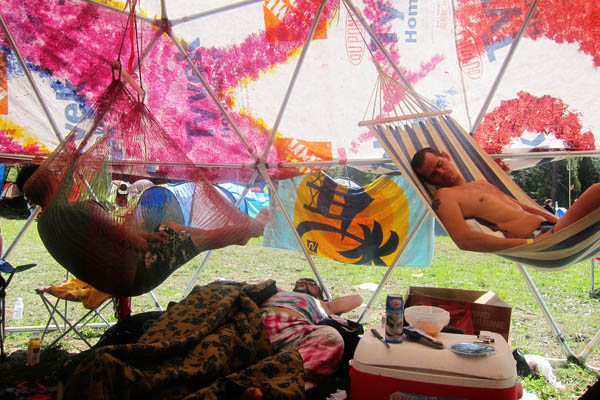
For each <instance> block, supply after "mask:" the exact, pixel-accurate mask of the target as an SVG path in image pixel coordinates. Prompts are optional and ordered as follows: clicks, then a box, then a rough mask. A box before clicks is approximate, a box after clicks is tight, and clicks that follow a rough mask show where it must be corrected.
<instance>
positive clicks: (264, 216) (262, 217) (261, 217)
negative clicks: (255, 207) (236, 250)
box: [255, 208, 271, 225]
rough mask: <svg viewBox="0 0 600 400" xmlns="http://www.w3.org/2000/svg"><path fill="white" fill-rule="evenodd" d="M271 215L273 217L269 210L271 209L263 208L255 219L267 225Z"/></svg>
mask: <svg viewBox="0 0 600 400" xmlns="http://www.w3.org/2000/svg"><path fill="white" fill-rule="evenodd" d="M270 217H271V212H270V211H269V209H268V208H261V209H260V211H259V212H258V215H257V216H256V218H255V219H256V222H258V223H260V224H261V225H266V224H268V223H269V218H270Z"/></svg>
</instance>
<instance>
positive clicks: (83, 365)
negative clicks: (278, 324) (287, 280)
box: [64, 281, 304, 400]
mask: <svg viewBox="0 0 600 400" xmlns="http://www.w3.org/2000/svg"><path fill="white" fill-rule="evenodd" d="M269 285H274V282H273V281H267V282H264V283H261V284H258V285H246V284H219V283H214V284H210V285H207V286H202V287H200V286H197V287H195V288H194V290H192V292H191V293H190V295H189V296H188V297H187V298H185V299H184V300H182V301H181V302H179V303H172V304H170V305H169V307H168V310H167V311H166V312H165V313H163V314H162V315H161V316H160V318H159V319H158V320H156V321H155V322H154V323H153V324H152V326H151V327H150V328H149V329H148V330H147V331H146V333H145V334H144V335H143V336H142V337H141V338H140V339H139V340H138V342H137V343H134V344H125V345H112V346H106V347H101V348H97V349H92V350H89V351H87V352H84V353H81V354H80V356H79V357H77V359H75V360H73V362H71V364H70V365H68V366H67V368H66V369H65V375H66V376H67V377H66V379H65V381H64V393H65V397H64V398H65V399H82V398H88V399H94V400H96V399H97V400H100V399H102V400H106V399H140V398H144V399H215V400H216V399H229V398H239V395H240V394H241V393H242V392H243V391H244V390H245V389H246V388H248V387H253V386H254V387H258V388H260V389H261V390H262V392H263V394H264V398H265V399H302V398H304V389H303V388H304V377H303V366H302V358H301V357H300V354H299V353H298V352H297V351H295V350H294V351H286V352H278V353H276V354H273V348H272V346H271V344H270V342H269V338H268V336H267V333H266V330H265V328H264V325H263V324H262V320H261V317H260V309H259V307H258V306H257V304H256V302H255V301H254V300H253V298H256V295H257V294H258V293H260V292H261V291H263V292H264V289H265V288H267V286H269Z"/></svg>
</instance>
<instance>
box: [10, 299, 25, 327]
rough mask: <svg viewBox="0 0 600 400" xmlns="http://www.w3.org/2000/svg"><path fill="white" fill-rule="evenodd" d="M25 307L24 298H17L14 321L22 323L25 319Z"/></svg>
mask: <svg viewBox="0 0 600 400" xmlns="http://www.w3.org/2000/svg"><path fill="white" fill-rule="evenodd" d="M23 307H25V305H24V304H23V298H22V297H19V298H17V301H15V305H14V307H13V317H12V319H13V321H20V320H22V319H23Z"/></svg>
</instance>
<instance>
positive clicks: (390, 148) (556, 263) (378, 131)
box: [359, 72, 600, 365]
mask: <svg viewBox="0 0 600 400" xmlns="http://www.w3.org/2000/svg"><path fill="white" fill-rule="evenodd" d="M379 84H380V87H381V88H382V91H384V93H386V96H388V98H396V99H400V101H398V104H397V106H396V105H395V106H396V107H395V109H394V112H395V116H393V117H389V118H375V119H373V120H368V121H362V122H360V123H359V125H361V126H368V127H369V129H370V131H371V132H372V133H373V134H374V135H375V137H376V138H377V140H378V141H379V143H380V144H381V145H382V146H383V148H384V149H385V151H386V153H387V155H388V156H389V157H390V158H391V160H392V161H393V162H394V164H395V165H396V166H397V167H398V168H399V169H400V171H401V172H402V174H404V176H405V177H406V178H407V179H408V181H409V182H410V183H411V185H412V186H413V188H414V189H415V191H416V192H417V194H418V195H419V196H420V197H421V199H422V200H423V202H424V203H425V204H426V205H427V206H428V208H429V210H430V211H431V212H432V214H433V215H434V216H436V218H437V215H436V214H435V212H434V211H433V209H432V208H431V200H432V193H433V189H434V188H433V187H428V186H426V185H424V184H423V183H422V182H421V181H420V180H419V178H418V177H417V176H416V175H415V173H414V171H413V170H412V168H411V160H412V156H413V155H414V154H415V153H416V152H417V151H418V150H420V149H422V148H424V147H432V148H434V149H437V150H438V151H445V152H446V153H448V154H449V155H450V157H451V158H452V160H453V161H454V163H455V165H456V167H457V169H458V170H459V172H460V173H461V174H462V176H463V178H464V179H465V180H467V181H472V180H486V181H487V182H489V183H491V184H493V185H494V186H496V187H497V188H498V189H499V190H501V191H503V192H504V193H506V194H508V195H510V196H512V197H514V198H516V199H517V200H519V201H521V202H523V203H525V204H529V205H531V206H533V207H540V206H539V205H538V204H537V203H535V202H534V201H533V200H532V199H531V198H529V196H527V194H525V192H523V190H521V188H519V186H518V185H517V184H516V183H515V182H514V181H513V180H512V179H511V178H510V177H509V176H508V174H507V173H506V172H505V171H504V170H503V169H502V168H501V167H500V166H499V165H498V164H497V163H496V162H495V161H494V160H493V159H492V158H491V157H490V156H489V155H488V154H487V153H486V152H485V151H484V150H483V149H482V148H481V147H480V146H479V145H478V144H477V143H476V142H475V141H474V140H473V138H472V137H471V136H470V135H469V134H467V133H466V132H465V131H464V130H463V129H462V128H461V127H460V125H459V124H458V123H457V122H456V121H455V120H454V119H452V118H451V117H450V116H449V115H448V114H450V111H448V110H439V109H438V108H437V107H435V106H434V105H433V104H432V103H431V102H429V101H428V100H427V99H425V98H423V97H422V96H420V95H419V94H417V93H416V92H415V91H414V90H413V89H411V88H409V87H407V86H406V85H404V84H402V83H400V82H398V81H396V80H394V79H392V78H391V77H389V76H387V75H385V74H384V73H383V72H381V76H380V82H379ZM375 113H376V112H374V114H375ZM377 115H380V114H377ZM438 222H440V224H441V225H442V226H443V223H442V222H441V221H440V220H439V218H438ZM599 250H600V209H598V210H595V211H593V212H591V213H590V214H588V215H587V216H586V217H584V218H582V219H580V220H578V221H576V222H575V223H573V224H571V225H569V226H568V227H566V228H564V229H561V230H560V231H558V232H555V233H554V234H552V235H550V236H546V237H544V238H541V239H539V240H536V241H535V242H533V243H529V244H526V245H522V246H518V247H513V248H510V249H506V250H502V251H499V252H496V253H495V254H498V255H499V256H501V257H504V258H507V259H509V260H512V261H514V262H515V263H516V264H517V266H518V268H519V270H520V272H521V274H522V275H523V278H524V279H525V281H526V283H527V285H528V287H529V289H530V291H531V292H532V294H533V295H534V297H535V299H536V301H537V302H538V304H539V306H540V307H541V309H542V311H543V313H544V316H545V318H546V320H547V321H548V323H549V324H550V326H551V328H552V331H553V333H554V334H555V336H556V337H557V338H558V341H559V343H560V345H561V346H562V348H563V350H564V352H565V353H566V355H567V360H568V361H575V362H577V363H579V364H582V365H585V363H586V360H587V357H588V356H589V353H590V352H591V351H592V350H593V348H594V347H595V346H596V345H597V344H598V343H600V330H598V332H597V333H596V334H595V336H594V337H593V338H592V339H591V341H590V342H589V344H588V345H587V346H586V347H585V349H584V350H583V352H582V353H581V354H579V355H575V354H574V353H573V351H572V350H571V349H570V347H569V346H568V344H567V343H566V340H565V337H564V336H563V334H562V332H561V330H560V329H559V327H558V326H557V324H556V322H555V320H554V318H553V316H552V314H551V312H550V310H549V309H548V307H547V305H546V303H545V302H544V299H543V297H542V295H541V294H540V292H539V291H538V289H537V287H536V286H535V283H534V282H533V280H532V278H531V276H530V275H529V273H528V271H527V270H526V268H525V267H524V265H528V266H533V267H536V268H541V269H545V270H548V269H551V270H557V269H561V268H564V267H567V266H569V265H572V264H575V263H577V262H580V261H583V260H585V259H587V258H590V257H592V256H593V255H594V254H596V253H598V251H599Z"/></svg>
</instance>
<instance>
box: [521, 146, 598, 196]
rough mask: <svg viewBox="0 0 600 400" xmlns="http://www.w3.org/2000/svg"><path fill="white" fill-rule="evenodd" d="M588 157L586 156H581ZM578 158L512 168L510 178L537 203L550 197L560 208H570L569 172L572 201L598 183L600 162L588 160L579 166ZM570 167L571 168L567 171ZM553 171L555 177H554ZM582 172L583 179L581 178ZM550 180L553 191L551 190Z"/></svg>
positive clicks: (579, 160)
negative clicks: (523, 167)
mask: <svg viewBox="0 0 600 400" xmlns="http://www.w3.org/2000/svg"><path fill="white" fill-rule="evenodd" d="M584 158H587V157H584ZM581 160H582V159H580V158H568V159H566V160H561V161H555V162H552V163H544V164H540V165H537V166H535V167H531V168H526V169H521V170H517V171H512V172H511V173H510V176H511V177H512V179H513V180H514V181H515V182H516V183H517V185H519V186H520V187H521V189H523V190H524V191H525V193H527V194H528V195H529V197H531V198H532V199H533V200H535V201H536V202H537V203H538V204H543V203H544V200H546V199H552V200H553V202H554V203H556V202H558V205H559V207H565V208H568V207H569V173H570V175H571V179H570V182H571V188H572V191H571V203H573V201H575V199H576V198H577V197H578V196H579V195H580V194H581V193H583V191H584V190H585V189H587V188H588V187H589V186H590V185H591V184H592V183H595V182H600V179H599V177H600V163H598V160H595V159H591V158H590V159H588V161H585V162H584V163H583V166H582V165H581ZM569 170H570V171H569ZM553 173H554V174H555V178H554V179H553ZM582 175H583V178H582ZM553 181H554V182H555V183H554V185H555V186H554V189H555V193H554V194H553V193H552V188H553Z"/></svg>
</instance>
